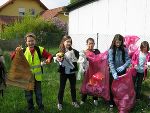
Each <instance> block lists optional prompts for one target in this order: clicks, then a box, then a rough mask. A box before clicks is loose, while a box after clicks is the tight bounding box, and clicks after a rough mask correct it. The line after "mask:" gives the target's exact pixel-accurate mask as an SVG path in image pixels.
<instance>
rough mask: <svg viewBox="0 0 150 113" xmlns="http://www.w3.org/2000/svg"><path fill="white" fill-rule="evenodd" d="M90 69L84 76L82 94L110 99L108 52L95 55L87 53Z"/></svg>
mask: <svg viewBox="0 0 150 113" xmlns="http://www.w3.org/2000/svg"><path fill="white" fill-rule="evenodd" d="M86 56H87V58H88V60H89V68H88V70H87V71H86V73H85V74H84V78H83V82H82V86H81V93H83V94H88V95H92V96H97V97H103V98H104V99H105V100H109V99H110V94H109V67H108V62H107V52H105V53H101V54H98V55H95V54H94V53H92V52H87V53H86Z"/></svg>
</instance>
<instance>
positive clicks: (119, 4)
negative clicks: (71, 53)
mask: <svg viewBox="0 0 150 113" xmlns="http://www.w3.org/2000/svg"><path fill="white" fill-rule="evenodd" d="M97 33H99V35H98V37H99V41H98V48H99V49H100V50H101V51H105V50H107V49H108V48H109V47H110V44H111V41H112V39H113V36H114V35H115V34H118V33H119V34H122V35H123V36H125V35H137V36H139V37H140V38H141V39H140V41H139V42H138V43H140V42H141V41H143V40H147V41H149V42H150V38H149V37H150V1H149V0H99V1H96V2H93V3H91V4H88V5H85V6H83V7H80V8H78V9H76V10H73V11H71V12H70V13H69V34H70V35H71V36H72V38H73V46H74V47H75V48H77V49H78V50H82V49H84V48H85V45H84V44H85V41H86V39H87V38H88V37H92V36H93V38H94V39H95V40H97ZM79 36H81V37H80V38H79ZM85 37H86V38H85ZM82 39H83V42H82V43H81V44H79V42H81V40H82ZM79 40H80V41H79ZM83 43H84V44H83ZM96 43H97V42H96Z"/></svg>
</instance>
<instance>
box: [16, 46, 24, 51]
mask: <svg viewBox="0 0 150 113" xmlns="http://www.w3.org/2000/svg"><path fill="white" fill-rule="evenodd" d="M22 49H23V48H22V47H21V46H19V47H17V48H16V49H15V51H20V50H22Z"/></svg>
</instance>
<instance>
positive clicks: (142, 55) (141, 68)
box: [132, 41, 150, 100]
mask: <svg viewBox="0 0 150 113" xmlns="http://www.w3.org/2000/svg"><path fill="white" fill-rule="evenodd" d="M148 51H149V44H148V42H147V41H143V42H142V43H141V45H140V51H137V52H136V53H135V54H134V55H133V57H132V66H133V67H134V68H135V69H136V76H133V82H134V86H135V91H136V99H137V100H138V99H140V93H141V86H142V81H143V78H145V77H146V75H147V62H150V53H149V52H148Z"/></svg>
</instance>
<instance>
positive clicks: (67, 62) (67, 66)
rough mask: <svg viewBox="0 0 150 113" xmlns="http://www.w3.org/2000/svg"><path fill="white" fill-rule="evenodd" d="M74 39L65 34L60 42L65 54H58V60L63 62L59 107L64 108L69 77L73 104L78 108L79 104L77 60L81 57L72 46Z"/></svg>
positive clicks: (60, 65)
mask: <svg viewBox="0 0 150 113" xmlns="http://www.w3.org/2000/svg"><path fill="white" fill-rule="evenodd" d="M71 46H72V39H71V37H70V36H64V37H63V38H62V41H61V43H60V46H59V48H60V50H59V52H60V53H63V54H64V58H63V59H60V58H59V57H58V56H59V55H56V57H58V58H57V61H59V62H61V63H59V70H58V71H59V73H60V86H59V92H58V105H57V107H58V109H59V110H60V111H61V110H62V107H63V106H62V104H63V96H64V89H65V85H66V81H67V79H69V82H70V88H71V97H72V105H73V106H74V107H75V108H78V107H79V105H78V103H77V100H76V71H77V60H78V58H79V52H78V51H77V50H75V49H73V48H72V47H71Z"/></svg>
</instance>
